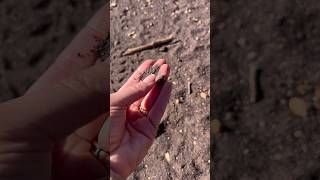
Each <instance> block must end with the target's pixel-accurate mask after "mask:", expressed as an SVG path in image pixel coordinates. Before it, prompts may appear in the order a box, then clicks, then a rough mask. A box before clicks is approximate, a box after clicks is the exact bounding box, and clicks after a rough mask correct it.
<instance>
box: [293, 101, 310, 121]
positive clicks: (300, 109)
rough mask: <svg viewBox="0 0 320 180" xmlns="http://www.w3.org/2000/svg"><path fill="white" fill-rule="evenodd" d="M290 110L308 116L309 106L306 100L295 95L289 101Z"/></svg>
mask: <svg viewBox="0 0 320 180" xmlns="http://www.w3.org/2000/svg"><path fill="white" fill-rule="evenodd" d="M289 108H290V110H291V111H292V112H293V113H294V114H295V115H298V116H301V117H306V116H307V113H308V107H307V104H306V102H305V101H304V100H303V99H301V98H298V97H293V98H291V99H290V101H289Z"/></svg>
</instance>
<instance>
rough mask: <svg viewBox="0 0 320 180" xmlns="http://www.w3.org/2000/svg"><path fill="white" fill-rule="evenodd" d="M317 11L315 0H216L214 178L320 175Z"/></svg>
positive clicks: (306, 178)
mask: <svg viewBox="0 0 320 180" xmlns="http://www.w3.org/2000/svg"><path fill="white" fill-rule="evenodd" d="M319 9H320V2H319V1H316V0H305V1H290V0H282V1H277V0H270V1H264V0H256V1H248V0H238V1H229V0H217V1H215V3H214V17H212V18H214V23H213V25H214V28H213V30H211V31H212V34H213V35H212V36H213V39H212V41H213V42H214V43H213V47H212V49H211V52H212V57H213V60H212V61H211V62H212V64H211V65H212V66H211V70H212V71H213V77H212V87H213V92H212V97H211V98H212V101H213V102H212V104H213V106H212V107H211V108H212V109H211V117H212V119H211V120H212V130H213V132H212V133H213V134H212V151H213V152H214V153H212V157H213V159H214V160H213V161H214V163H213V167H212V178H213V179H216V180H229V179H230V180H234V179H239V180H258V179H259V180H260V179H261V180H270V179H272V180H273V179H274V180H278V179H281V180H293V179H296V180H315V179H319V178H320V161H319V158H320V133H319V128H320V121H319V120H320V116H319V115H320V114H319V99H320V87H319V85H320V84H319V83H320V71H319V69H320V63H319V60H320V49H319V47H320V23H319V19H320V11H319ZM254 66H255V67H256V68H257V69H256V73H257V74H256V75H255V76H256V77H255V78H256V80H255V81H252V74H251V73H250V69H251V70H252V67H254ZM250 74H251V75H250ZM252 82H255V83H256V85H255V86H256V87H257V88H256V93H257V94H256V95H254V94H252V93H253V91H252V89H251V85H252ZM250 84H251V85H250ZM253 96H256V99H255V100H254V99H251V98H252V97H253ZM252 100H253V101H252Z"/></svg>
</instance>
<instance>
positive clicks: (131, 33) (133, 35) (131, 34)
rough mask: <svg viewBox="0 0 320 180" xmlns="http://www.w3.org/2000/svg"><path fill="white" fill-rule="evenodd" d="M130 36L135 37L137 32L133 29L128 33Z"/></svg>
mask: <svg viewBox="0 0 320 180" xmlns="http://www.w3.org/2000/svg"><path fill="white" fill-rule="evenodd" d="M128 36H129V37H131V38H135V37H136V36H137V35H136V32H135V31H132V32H130V33H129V34H128Z"/></svg>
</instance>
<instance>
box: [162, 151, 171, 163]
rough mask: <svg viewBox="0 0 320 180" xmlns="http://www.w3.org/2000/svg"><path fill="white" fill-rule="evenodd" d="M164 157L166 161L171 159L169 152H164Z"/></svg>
mask: <svg viewBox="0 0 320 180" xmlns="http://www.w3.org/2000/svg"><path fill="white" fill-rule="evenodd" d="M164 158H165V159H166V161H167V162H170V161H171V159H170V154H169V153H168V152H166V153H165V154H164Z"/></svg>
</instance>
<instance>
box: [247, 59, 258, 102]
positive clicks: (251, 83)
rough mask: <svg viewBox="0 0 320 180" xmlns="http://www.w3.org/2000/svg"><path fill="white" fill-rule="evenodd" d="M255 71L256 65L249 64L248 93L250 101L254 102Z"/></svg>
mask: <svg viewBox="0 0 320 180" xmlns="http://www.w3.org/2000/svg"><path fill="white" fill-rule="evenodd" d="M257 71H258V68H257V65H255V64H249V91H250V92H249V93H250V102H251V103H255V102H256V101H257V94H258V92H257V91H258V89H257Z"/></svg>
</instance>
